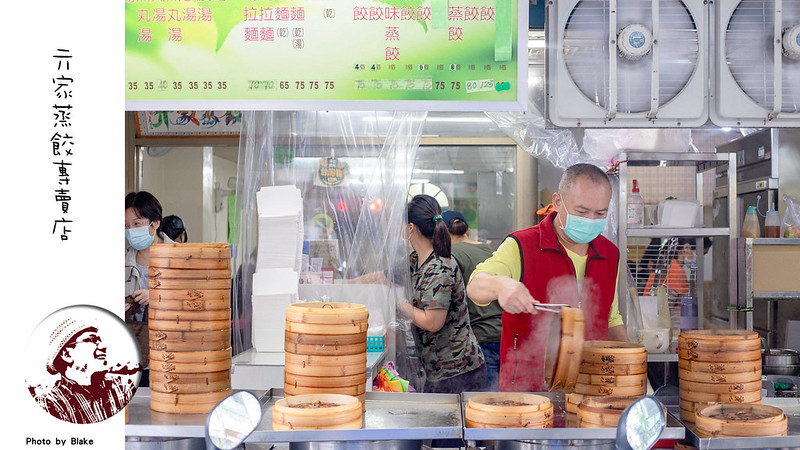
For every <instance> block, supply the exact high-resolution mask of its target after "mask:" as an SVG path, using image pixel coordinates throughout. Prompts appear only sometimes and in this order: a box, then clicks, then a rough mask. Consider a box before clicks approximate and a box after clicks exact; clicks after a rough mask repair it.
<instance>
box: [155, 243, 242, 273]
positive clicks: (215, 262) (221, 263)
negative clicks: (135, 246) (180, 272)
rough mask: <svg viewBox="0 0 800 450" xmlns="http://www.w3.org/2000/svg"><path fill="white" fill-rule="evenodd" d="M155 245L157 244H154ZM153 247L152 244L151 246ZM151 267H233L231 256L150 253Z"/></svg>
mask: <svg viewBox="0 0 800 450" xmlns="http://www.w3.org/2000/svg"><path fill="white" fill-rule="evenodd" d="M153 245H155V244H153ZM151 247H152V246H151ZM150 267H161V268H164V269H228V270H230V268H231V260H230V258H202V259H200V258H169V257H159V256H153V253H152V251H151V253H150Z"/></svg>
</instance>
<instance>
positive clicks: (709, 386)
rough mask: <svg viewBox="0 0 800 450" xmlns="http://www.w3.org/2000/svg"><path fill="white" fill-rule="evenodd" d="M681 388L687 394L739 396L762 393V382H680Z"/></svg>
mask: <svg viewBox="0 0 800 450" xmlns="http://www.w3.org/2000/svg"><path fill="white" fill-rule="evenodd" d="M679 386H680V388H681V389H683V390H685V391H686V392H700V393H706V394H738V393H743V392H755V391H759V392H760V391H761V380H759V381H751V382H748V383H697V382H694V381H686V380H679Z"/></svg>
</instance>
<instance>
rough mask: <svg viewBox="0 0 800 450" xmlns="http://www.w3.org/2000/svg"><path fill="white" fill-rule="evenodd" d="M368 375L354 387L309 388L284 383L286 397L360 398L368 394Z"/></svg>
mask: <svg viewBox="0 0 800 450" xmlns="http://www.w3.org/2000/svg"><path fill="white" fill-rule="evenodd" d="M320 378H321V377H320ZM366 378H367V377H366V374H365V375H364V381H362V382H361V383H359V384H355V385H352V386H336V387H307V386H297V387H295V386H294V385H293V384H288V383H283V390H284V392H285V394H286V396H287V397H288V396H293V395H303V394H343V395H352V396H353V397H359V396H362V395H364V394H365V393H366V392H367V383H366Z"/></svg>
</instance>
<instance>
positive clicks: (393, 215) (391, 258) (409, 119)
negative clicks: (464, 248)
mask: <svg viewBox="0 0 800 450" xmlns="http://www.w3.org/2000/svg"><path fill="white" fill-rule="evenodd" d="M425 118H426V113H425V112H375V111H371V112H327V111H318V112H313V111H304V112H300V111H292V112H277V111H276V112H254V111H250V112H245V113H244V114H243V120H242V133H241V140H240V143H239V166H238V178H239V183H238V186H237V192H236V199H237V203H236V219H235V230H236V232H237V234H236V236H235V238H234V242H235V243H236V245H235V254H234V260H233V263H234V273H235V274H236V275H235V279H234V289H233V298H232V300H233V301H232V304H233V305H232V306H233V308H232V309H233V326H234V328H235V332H234V338H233V350H234V354H238V353H240V352H242V351H243V350H245V349H247V348H250V347H251V345H252V344H251V342H252V341H251V340H252V331H253V317H252V310H251V297H252V292H253V286H252V282H253V273H254V272H255V269H256V266H257V263H258V258H259V257H260V256H259V251H257V249H258V226H259V225H258V214H259V212H258V211H257V206H256V193H257V192H258V190H259V189H261V188H262V187H264V186H280V185H292V186H296V187H297V188H298V189H299V190H300V193H301V196H302V203H303V207H302V208H303V209H302V218H303V227H302V228H303V238H302V239H303V261H302V263H301V266H300V272H301V273H300V274H299V275H300V282H301V283H302V284H300V286H299V287H300V292H299V296H300V300H309V301H347V300H346V299H345V297H347V296H354V297H353V298H358V299H360V300H361V301H359V302H360V303H366V304H367V307H368V309H369V310H370V331H369V332H368V336H371V335H372V334H375V335H378V334H380V332H381V330H380V327H381V326H383V327H384V330H383V332H384V333H385V332H386V329H385V327H386V326H388V324H389V322H390V321H392V320H393V318H394V314H395V311H394V305H395V297H397V296H403V297H405V296H406V291H405V289H407V286H408V274H407V270H408V267H407V266H408V250H407V249H406V246H405V245H406V244H405V243H404V241H403V240H402V227H403V226H404V220H405V219H404V216H405V208H406V204H407V200H408V199H407V196H408V187H409V183H410V180H411V173H412V170H413V165H414V159H415V156H416V151H417V148H418V146H419V140H420V136H421V130H422V125H423V124H424V122H425ZM377 271H383V272H385V273H392V274H398V277H399V278H396V279H394V281H395V285H394V286H387V287H385V288H384V287H375V286H357V285H350V284H348V283H345V280H347V279H351V278H355V277H357V276H359V275H362V274H365V273H371V272H377ZM369 289H372V290H369ZM406 298H407V297H406ZM275 314H276V315H280V316H283V315H284V311H283V310H281V311H275ZM390 357H391V356H390Z"/></svg>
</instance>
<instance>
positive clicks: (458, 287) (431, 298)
mask: <svg viewBox="0 0 800 450" xmlns="http://www.w3.org/2000/svg"><path fill="white" fill-rule="evenodd" d="M409 263H410V265H411V279H412V293H411V296H412V301H413V305H414V306H415V307H417V308H420V309H446V310H447V318H446V319H445V321H444V325H443V326H442V328H441V329H440V330H439V331H437V332H435V333H432V332H430V331H426V330H423V329H421V328H417V327H415V329H416V336H417V348H418V349H419V354H420V357H421V359H422V364H423V366H424V367H425V374H426V376H427V379H428V381H441V380H446V379H448V378H452V377H454V376H456V375H461V374H463V373H467V372H471V371H473V370H475V369H477V368H478V367H480V366H481V365H482V364H483V353H482V352H481V348H480V346H479V345H478V341H477V339H475V335H474V334H473V333H472V328H471V327H470V324H469V313H468V312H467V303H466V297H465V295H464V292H465V288H464V279H463V277H462V275H461V271H459V269H458V264H456V261H455V259H454V258H441V257H439V256H436V255H435V254H434V253H431V256H429V257H428V259H427V260H425V262H423V263H422V264H420V265H419V267H417V263H418V257H417V252H412V253H411V256H410V257H409Z"/></svg>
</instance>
